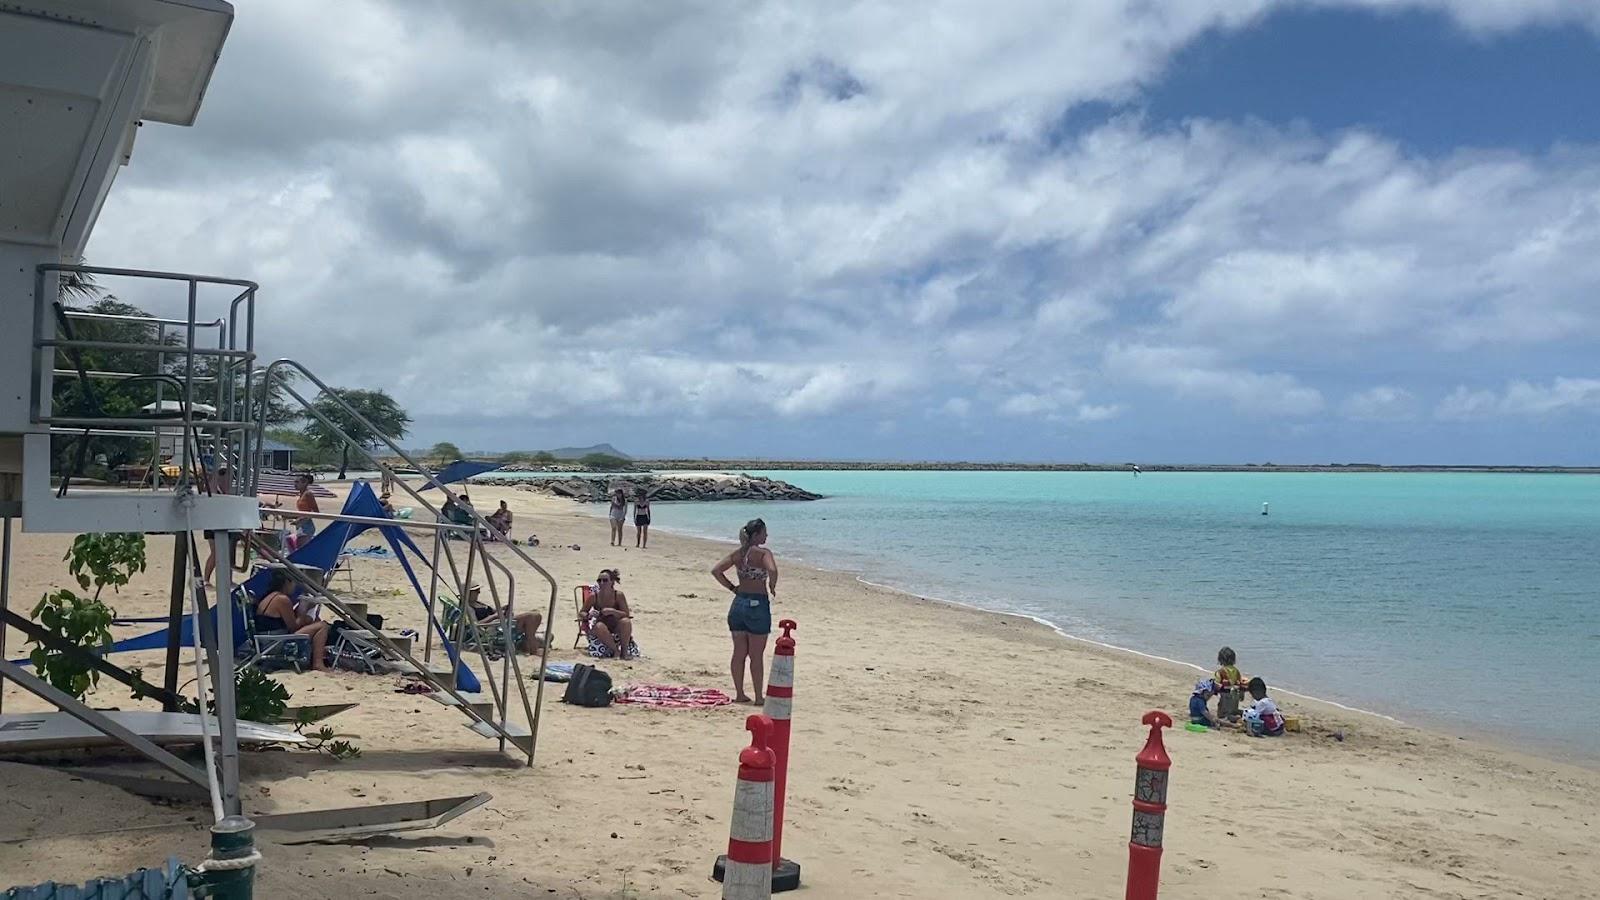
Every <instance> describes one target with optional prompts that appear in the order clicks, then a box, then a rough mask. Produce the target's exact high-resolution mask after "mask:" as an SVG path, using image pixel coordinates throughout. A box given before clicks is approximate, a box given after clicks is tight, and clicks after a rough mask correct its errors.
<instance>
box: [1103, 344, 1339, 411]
mask: <svg viewBox="0 0 1600 900" xmlns="http://www.w3.org/2000/svg"><path fill="white" fill-rule="evenodd" d="M1105 362H1106V370H1107V372H1108V373H1109V374H1110V375H1111V376H1112V377H1115V378H1121V379H1126V380H1128V381H1133V382H1137V383H1141V384H1146V385H1149V386H1151V387H1157V388H1167V389H1170V390H1172V391H1173V392H1174V393H1176V394H1178V395H1179V396H1185V397H1195V398H1200V399H1220V400H1226V401H1227V402H1228V403H1230V404H1232V405H1233V407H1234V408H1235V409H1237V410H1238V411H1239V412H1241V413H1244V414H1246V415H1261V416H1305V415H1310V414H1312V413H1315V412H1317V411H1319V410H1321V409H1322V405H1323V403H1322V394H1321V392H1319V391H1318V390H1317V389H1316V388H1311V387H1307V386H1305V385H1303V384H1301V383H1300V382H1299V381H1297V380H1296V379H1295V378H1294V377H1293V376H1290V375H1285V374H1283V373H1279V372H1271V373H1265V374H1263V373H1259V372H1251V371H1247V370H1244V369H1237V368H1227V367H1224V366H1220V365H1218V364H1217V363H1216V362H1215V357H1214V356H1213V355H1212V354H1210V353H1208V352H1206V351H1204V350H1196V349H1193V348H1186V347H1158V346H1146V345H1139V344H1117V345H1113V346H1112V347H1110V348H1109V349H1108V350H1107V351H1106V359H1105Z"/></svg>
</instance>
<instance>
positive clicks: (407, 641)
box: [383, 631, 411, 656]
mask: <svg viewBox="0 0 1600 900" xmlns="http://www.w3.org/2000/svg"><path fill="white" fill-rule="evenodd" d="M383 636H384V637H386V638H388V639H389V643H391V644H393V645H395V647H396V649H398V650H399V651H400V652H401V653H404V654H406V655H408V656H409V655H410V654H411V635H409V634H400V633H399V632H396V631H385V632H384V633H383Z"/></svg>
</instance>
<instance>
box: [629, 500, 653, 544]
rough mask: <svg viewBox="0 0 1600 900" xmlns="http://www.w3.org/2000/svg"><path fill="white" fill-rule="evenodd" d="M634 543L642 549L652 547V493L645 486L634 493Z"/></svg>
mask: <svg viewBox="0 0 1600 900" xmlns="http://www.w3.org/2000/svg"><path fill="white" fill-rule="evenodd" d="M633 545H634V546H635V547H638V548H639V549H640V550H648V549H649V548H650V495H649V494H647V493H645V489H644V488H639V492H638V493H636V494H634V495H633Z"/></svg>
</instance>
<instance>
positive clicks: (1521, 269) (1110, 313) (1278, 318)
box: [90, 0, 1600, 442]
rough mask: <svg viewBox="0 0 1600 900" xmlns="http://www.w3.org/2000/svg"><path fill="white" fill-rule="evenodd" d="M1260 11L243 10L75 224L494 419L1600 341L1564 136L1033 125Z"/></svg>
mask: <svg viewBox="0 0 1600 900" xmlns="http://www.w3.org/2000/svg"><path fill="white" fill-rule="evenodd" d="M1365 5H1379V6H1395V5H1396V4H1394V3H1383V2H1380V0H1370V2H1368V3H1366V4H1365ZM1423 5H1426V6H1430V7H1432V8H1438V9H1441V10H1445V11H1447V13H1448V14H1449V15H1452V16H1454V17H1455V18H1456V19H1457V20H1458V21H1460V22H1461V23H1462V24H1463V25H1464V26H1466V27H1469V28H1472V29H1475V30H1477V31H1480V32H1483V31H1485V30H1504V29H1510V28H1514V27H1519V26H1521V25H1524V24H1534V23H1545V22H1554V21H1557V20H1563V21H1577V22H1584V23H1591V24H1592V23H1593V21H1594V16H1593V15H1592V14H1590V13H1588V12H1581V11H1580V8H1581V9H1588V8H1589V7H1590V6H1592V4H1579V3H1555V2H1552V0H1530V2H1527V3H1510V2H1495V0H1463V2H1462V3H1461V4H1450V5H1448V6H1447V5H1445V4H1443V3H1442V2H1431V0H1430V2H1428V3H1426V4H1423ZM1273 6H1274V5H1273V4H1269V3H1267V2H1266V0H1193V2H1185V3H1181V4H1150V3H1143V2H1132V0H1084V2H1077V3H1070V4H1060V3H1054V2H1047V0H1030V2H1026V3H1023V4H1022V5H1020V6H1015V7H1008V9H1007V14H1006V15H1003V16H999V15H992V14H989V13H988V12H985V11H983V10H981V9H975V8H973V7H972V6H970V4H965V3H961V2H956V0H938V2H934V3H933V4H932V5H931V6H929V5H916V6H911V5H903V6H895V5H893V4H865V3H857V4H845V5H842V6H824V5H806V4H799V5H791V6H789V7H785V8H784V9H783V10H782V11H781V13H774V12H773V10H772V9H771V8H768V7H763V6H760V5H754V6H745V7H738V8H729V7H723V6H715V5H711V6H704V5H702V6H695V5H682V4H655V5H632V6H608V5H606V4H576V5H571V4H568V5H561V4H557V5H548V4H525V3H515V2H502V3H498V4H492V3H474V4H446V5H430V6H416V5H405V4H402V5H393V4H386V3H376V2H365V0H350V2H347V3H342V4H338V5H337V7H336V8H335V7H332V6H329V5H327V4H320V3H315V2H311V0H297V2H288V0H285V2H281V3H279V2H274V3H261V4H252V5H250V6H249V7H248V8H241V12H240V15H239V19H238V22H237V23H236V25H235V27H234V30H233V32H232V34H231V35H230V37H229V42H228V45H227V47H226V48H225V50H224V53H223V56H222V59H221V62H220V64H219V67H218V74H217V77H216V80H215V82H214V83H213V84H212V86H211V88H210V90H209V91H208V95H207V100H206V104H205V108H204V109H203V110H202V113H201V116H200V120H199V123H198V125H197V126H196V127H195V128H193V129H177V128H169V127H150V128H146V129H144V130H143V131H142V132H141V134H140V139H139V143H138V146H137V148H136V150H135V153H134V157H133V161H132V164H131V166H130V167H129V168H128V169H126V170H125V171H124V172H123V173H122V174H121V175H120V176H119V183H118V185H117V186H116V188H115V189H114V190H113V191H112V193H111V195H110V199H109V200H108V202H107V205H106V210H105V213H104V215H103V217H102V222H101V224H100V227H99V229H98V231H97V232H96V235H95V239H94V243H93V244H92V246H91V248H90V256H91V259H92V260H93V261H94V262H97V263H103V264H111V265H118V264H126V265H136V266H141V267H150V268H166V269H174V270H182V271H209V272H215V273H218V274H227V275H240V276H246V277H252V278H256V279H257V280H259V281H261V282H263V284H264V290H263V293H262V306H261V309H262V315H261V317H260V328H261V341H260V343H261V346H262V348H263V351H264V353H265V354H266V355H269V356H271V355H292V356H295V357H298V358H301V359H303V360H304V361H306V362H307V363H308V364H309V365H310V366H311V368H313V369H314V370H315V371H317V372H318V373H319V374H321V375H323V376H324V377H325V378H327V379H328V380H329V381H331V382H332V383H334V384H347V385H371V386H384V387H388V388H390V389H392V390H394V391H395V392H396V393H397V395H398V396H399V398H400V400H401V401H402V402H403V403H404V404H405V405H406V406H408V408H410V409H411V410H412V411H413V412H414V413H418V414H421V415H434V416H438V415H444V414H447V413H449V412H452V411H455V412H462V411H467V412H473V413H481V414H484V415H495V416H502V417H505V418H506V419H508V420H515V421H533V422H548V421H551V420H554V419H562V418H569V417H596V418H601V417H622V418H637V419H657V420H665V421H667V422H671V423H674V424H675V425H676V424H677V423H679V422H680V421H681V420H683V419H686V418H687V419H700V418H703V417H711V416H717V417H752V418H758V417H763V416H778V417H780V418H784V419H794V420H811V419H820V418H825V417H827V416H831V415H836V414H839V413H842V412H845V411H852V410H862V411H866V412H868V413H870V414H875V415H877V416H879V417H880V419H883V418H892V416H893V414H894V413H895V412H896V410H895V407H897V406H899V405H902V404H906V403H908V402H918V403H922V404H924V405H925V407H926V408H929V409H939V408H942V409H944V411H945V412H946V413H947V414H949V415H952V416H958V417H959V416H967V415H970V416H972V417H973V418H975V419H976V418H977V417H979V416H980V415H987V414H993V413H999V414H1002V415H1011V416H1029V415H1042V416H1051V417H1058V418H1062V419H1076V420H1079V421H1105V420H1108V419H1111V418H1113V417H1116V416H1121V417H1122V418H1123V419H1124V420H1126V419H1129V418H1132V417H1133V413H1132V412H1130V409H1131V403H1130V401H1129V400H1128V399H1127V398H1126V397H1124V396H1122V395H1121V392H1122V391H1123V390H1124V388H1125V387H1126V386H1129V385H1140V386H1145V387H1156V388H1160V389H1165V390H1168V391H1171V392H1172V393H1174V394H1176V395H1180V396H1183V397H1186V398H1192V399H1194V400H1198V401H1215V402H1217V403H1219V404H1226V405H1227V406H1229V407H1231V408H1235V409H1238V410H1241V411H1245V412H1247V413H1250V414H1252V415H1268V416H1306V415H1310V414H1313V413H1316V412H1318V411H1319V410H1321V409H1322V408H1323V406H1324V402H1323V397H1322V394H1321V393H1320V391H1319V390H1318V388H1317V387H1316V386H1315V385H1313V384H1311V383H1308V382H1310V381H1312V380H1315V379H1316V376H1314V375H1309V374H1301V370H1298V369H1296V368H1295V365H1297V364H1299V363H1300V362H1301V361H1305V360H1314V361H1317V362H1319V363H1324V364H1337V365H1346V364H1350V361H1351V360H1352V359H1360V358H1362V355H1363V354H1364V353H1367V352H1370V351H1369V348H1370V347H1372V346H1374V345H1376V344H1380V343H1381V342H1385V341H1395V342H1402V343H1404V344H1405V345H1406V346H1408V347H1415V348H1419V349H1420V350H1423V351H1430V352H1435V353H1441V354H1447V353H1450V352H1454V351H1456V350H1459V349H1462V348H1475V347H1481V346H1485V345H1494V346H1497V347H1508V348H1515V347H1518V346H1531V347H1539V346H1543V345H1545V344H1550V343H1553V342H1561V341H1574V340H1584V339H1586V338H1587V339H1594V338H1597V337H1600V307H1597V306H1596V304H1594V302H1593V293H1592V292H1593V285H1595V284H1597V283H1600V151H1596V149H1595V148H1593V147H1582V146H1579V147H1563V148H1558V149H1555V150H1552V151H1551V152H1549V153H1547V154H1543V155H1537V156H1533V155H1526V154H1522V155H1519V154H1514V153H1481V152H1461V153H1442V154H1438V155H1435V156H1420V155H1417V154H1413V153H1409V152H1407V151H1406V150H1405V149H1404V148H1403V147H1402V146H1401V145H1400V144H1399V143H1397V142H1395V141H1393V140H1389V139H1386V138H1385V137H1383V136H1382V135H1376V134H1370V133H1365V132H1361V131H1353V132H1347V133H1340V134H1332V135H1320V134H1315V133H1311V132H1309V131H1307V130H1304V129H1281V130H1280V129H1274V128H1270V127H1267V126H1263V125H1252V124H1237V123H1227V122H1216V121H1207V120H1204V119H1197V120H1192V121H1188V122H1185V123H1183V124H1181V125H1173V124H1160V123H1152V122H1148V121H1146V120H1144V119H1143V118H1142V117H1141V116H1139V115H1138V114H1137V113H1130V114H1124V115H1120V116H1117V117H1115V118H1113V119H1111V120H1110V121H1106V122H1102V123H1100V124H1097V125H1091V126H1086V127H1085V128H1084V129H1083V130H1081V131H1079V132H1076V133H1072V134H1060V133H1057V130H1056V127H1057V126H1058V125H1059V123H1060V119H1061V117H1062V116H1063V114H1064V113H1066V112H1068V111H1069V110H1071V109H1073V108H1074V105H1075V104H1079V103H1083V102H1085V101H1091V100H1096V101H1108V102H1110V103H1113V104H1117V103H1124V102H1128V103H1132V104H1134V105H1135V106H1136V105H1137V102H1138V99H1139V92H1140V90H1141V89H1142V87H1143V86H1144V85H1147V84H1151V83H1153V82H1155V81H1157V80H1159V79H1160V78H1161V77H1163V75H1164V73H1165V71H1166V68H1167V67H1168V66H1169V64H1170V63H1171V61H1172V58H1173V54H1174V52H1175V51H1176V50H1177V49H1178V48H1181V47H1183V46H1185V45H1187V44H1188V43H1189V42H1191V41H1193V40H1195V39H1196V38H1197V37H1199V36H1201V35H1203V34H1205V33H1207V32H1208V31H1211V30H1214V29H1233V28H1245V27H1250V26H1251V25H1252V24H1253V23H1255V22H1257V21H1258V20H1259V19H1260V18H1261V17H1262V16H1263V15H1265V14H1266V12H1267V11H1268V10H1269V9H1271V8H1272V7H1273ZM886 35H893V39H892V40H890V39H886V37H885V36H886ZM1174 77H1181V73H1175V74H1174ZM133 299H139V300H143V299H144V298H142V297H140V298H133ZM150 303H151V304H152V305H156V303H157V301H156V299H155V298H153V297H152V298H150ZM167 309H168V310H169V311H170V309H171V308H170V307H167ZM1107 347H1109V348H1110V349H1109V350H1108V349H1106V348H1107ZM1175 348H1182V349H1175ZM450 359H465V360H470V361H471V366H470V368H471V371H472V372H473V375H472V377H470V378H467V377H459V378H458V377H450V378H446V377H440V375H439V368H440V365H441V362H442V361H444V360H450ZM1376 377H1377V378H1385V379H1389V378H1393V376H1390V375H1384V374H1379V375H1377V376H1376ZM1067 384H1070V385H1071V387H1070V388H1064V387H1063V385H1067ZM1395 389H1396V390H1397V391H1404V390H1405V388H1403V387H1399V386H1398V385H1397V386H1396V387H1395ZM953 395H960V396H953ZM1088 395H1092V396H1093V397H1094V400H1095V402H1093V403H1091V402H1087V401H1086V400H1085V397H1086V396H1088ZM1358 396H1359V395H1358ZM947 397H948V398H951V399H949V400H945V399H942V398H947ZM967 397H971V398H974V400H975V401H976V402H974V400H968V399H965V398H967ZM1500 399H1501V398H1499V397H1498V396H1497V398H1496V401H1497V402H1499V400H1500ZM941 404H942V405H941ZM1363 404H1366V405H1365V406H1363ZM1374 404H1377V405H1381V404H1378V398H1375V397H1368V398H1366V399H1365V400H1362V401H1359V402H1358V401H1357V400H1356V398H1348V399H1347V400H1346V401H1345V403H1344V405H1343V406H1344V408H1345V409H1347V410H1356V411H1357V412H1359V411H1360V410H1362V409H1369V408H1376V406H1374ZM1347 414H1350V413H1348V412H1347ZM818 430H819V431H822V430H823V429H818ZM506 440H508V441H513V442H514V441H515V440H517V437H516V436H515V435H508V436H507V438H506Z"/></svg>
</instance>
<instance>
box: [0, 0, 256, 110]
mask: <svg viewBox="0 0 1600 900" xmlns="http://www.w3.org/2000/svg"><path fill="white" fill-rule="evenodd" d="M5 8H10V9H12V10H14V11H16V12H21V13H26V14H28V15H34V16H39V17H41V18H48V19H55V20H57V21H64V22H72V23H74V24H78V25H84V26H88V27H90V28H99V29H104V30H107V31H115V32H122V33H125V34H128V33H131V34H152V35H155V36H156V40H157V43H158V47H157V49H156V53H155V65H154V66H153V68H152V72H151V75H152V77H151V84H150V93H149V96H148V97H147V98H146V99H145V101H144V103H143V104H142V106H141V108H140V110H139V111H138V118H140V119H145V120H148V121H151V122H166V123H168V124H171V125H193V124H194V120H195V116H196V115H197V114H198V113H199V112H200V101H201V100H202V99H204V97H205V93H206V86H207V85H208V84H210V82H211V72H212V70H213V69H215V68H216V66H217V57H218V55H219V54H220V53H221V52H222V44H223V42H224V41H225V40H227V37H228V29H229V27H231V26H232V25H233V4H231V3H225V2H223V0H50V2H48V3H45V2H39V0H33V2H28V0H21V2H5V0H0V9H5Z"/></svg>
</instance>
